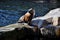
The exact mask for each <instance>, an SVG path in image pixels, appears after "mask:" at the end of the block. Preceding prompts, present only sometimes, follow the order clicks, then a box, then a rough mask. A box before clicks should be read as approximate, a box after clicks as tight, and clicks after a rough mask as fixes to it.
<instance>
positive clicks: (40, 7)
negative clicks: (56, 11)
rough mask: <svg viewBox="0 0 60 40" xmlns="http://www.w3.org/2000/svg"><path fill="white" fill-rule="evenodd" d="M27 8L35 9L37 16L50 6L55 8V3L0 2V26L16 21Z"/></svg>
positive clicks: (45, 11)
mask: <svg viewBox="0 0 60 40" xmlns="http://www.w3.org/2000/svg"><path fill="white" fill-rule="evenodd" d="M29 8H34V9H35V10H36V15H35V17H37V16H43V15H45V14H46V13H47V12H48V11H49V10H51V9H52V8H56V4H52V3H35V2H24V1H7V2H0V26H6V25H9V24H13V23H16V22H17V21H18V19H19V17H20V16H22V15H24V14H25V13H26V11H27V10H28V9H29Z"/></svg>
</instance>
